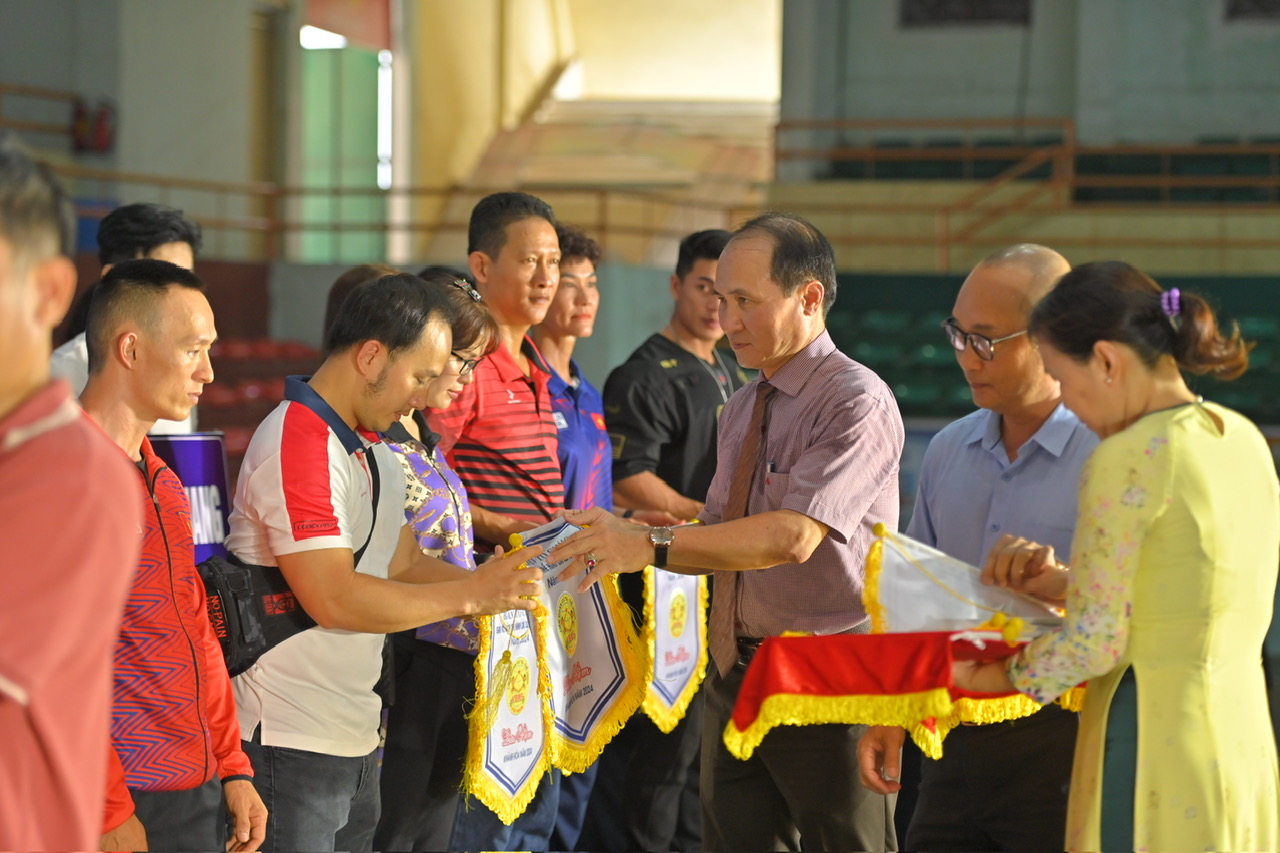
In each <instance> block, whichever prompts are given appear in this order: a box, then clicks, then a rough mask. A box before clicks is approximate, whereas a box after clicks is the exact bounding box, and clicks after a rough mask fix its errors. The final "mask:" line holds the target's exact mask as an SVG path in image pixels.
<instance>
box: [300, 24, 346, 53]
mask: <svg viewBox="0 0 1280 853" xmlns="http://www.w3.org/2000/svg"><path fill="white" fill-rule="evenodd" d="M298 44H300V45H302V49H303V50H337V49H338V48H343V47H346V46H347V37H346V36H344V35H340V34H338V33H333V32H329V31H328V30H322V29H320V28H319V27H313V26H311V25H310V24H308V25H307V26H304V27H303V28H302V29H300V30H298Z"/></svg>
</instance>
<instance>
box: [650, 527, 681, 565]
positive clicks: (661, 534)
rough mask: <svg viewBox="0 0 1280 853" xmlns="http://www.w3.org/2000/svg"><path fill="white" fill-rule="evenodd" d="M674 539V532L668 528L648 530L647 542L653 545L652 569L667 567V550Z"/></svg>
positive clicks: (651, 528)
mask: <svg viewBox="0 0 1280 853" xmlns="http://www.w3.org/2000/svg"><path fill="white" fill-rule="evenodd" d="M675 538H676V534H675V531H674V530H672V529H671V528H670V527H650V528H649V541H650V542H652V543H653V566H654V568H657V569H665V568H666V567H667V548H669V547H670V546H671V542H672V541H673V540H674V539H675Z"/></svg>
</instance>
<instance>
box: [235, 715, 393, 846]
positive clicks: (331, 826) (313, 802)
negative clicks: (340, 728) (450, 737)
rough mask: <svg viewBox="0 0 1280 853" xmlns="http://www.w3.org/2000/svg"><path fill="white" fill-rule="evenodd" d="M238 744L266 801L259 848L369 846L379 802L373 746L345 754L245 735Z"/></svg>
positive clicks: (375, 823) (263, 800)
mask: <svg viewBox="0 0 1280 853" xmlns="http://www.w3.org/2000/svg"><path fill="white" fill-rule="evenodd" d="M241 745H242V746H243V747H244V751H245V754H246V755H248V756H249V761H250V762H251V763H252V764H253V773H254V776H253V785H254V787H255V788H257V789H258V795H259V796H260V797H262V802H263V804H264V805H266V807H267V813H268V817H267V837H266V839H265V840H264V841H263V843H262V848H261V851H262V853H276V851H280V853H284V851H293V850H308V851H313V850H320V851H333V850H352V851H361V853H369V851H371V850H372V849H373V830H374V827H376V826H377V825H378V811H379V802H380V801H379V799H378V756H377V751H376V750H375V751H374V752H371V753H369V754H368V755H366V756H363V757H356V758H343V757H340V756H336V755H322V754H321V753H318V752H306V751H304V750H301V749H288V748H287V747H283V746H263V745H262V744H260V743H251V742H249V741H247V740H246V741H241Z"/></svg>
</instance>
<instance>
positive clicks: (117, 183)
mask: <svg viewBox="0 0 1280 853" xmlns="http://www.w3.org/2000/svg"><path fill="white" fill-rule="evenodd" d="M1278 105H1280V2H1277V0H607V1H606V0H39V2H30V0H0V130H3V129H5V128H8V129H11V130H14V131H16V132H17V133H18V134H19V135H20V138H21V139H22V140H23V141H24V143H25V144H26V145H27V146H28V147H29V148H31V149H32V150H33V151H35V152H37V154H38V155H39V156H40V157H41V158H42V159H45V160H47V161H48V162H50V163H52V164H53V165H54V166H55V167H56V170H57V171H58V173H59V174H60V176H61V178H62V179H63V180H64V182H65V183H66V184H67V185H68V186H69V187H70V188H71V189H72V192H73V194H74V196H75V198H76V201H77V204H78V208H79V214H80V217H81V228H80V235H79V243H80V249H81V256H80V258H79V266H80V270H81V282H80V283H81V287H87V286H88V285H89V284H90V283H91V282H92V281H93V279H94V278H95V276H96V271H97V262H96V259H95V257H94V254H93V248H94V235H95V229H96V222H97V220H98V219H99V218H100V217H101V216H102V215H103V214H104V213H105V212H106V211H108V210H110V209H111V208H113V207H115V206H117V205H119V204H122V203H128V202H133V201H159V202H163V203H166V204H170V205H174V206H176V207H180V208H182V209H184V210H185V211H186V213H187V214H188V215H189V216H191V217H192V218H194V219H196V220H197V221H199V222H200V223H201V224H202V226H203V227H204V230H205V247H204V251H203V253H202V255H201V257H200V260H199V272H200V274H201V275H202V277H204V278H205V279H206V280H207V281H208V282H209V294H210V300H211V302H212V303H213V306H214V309H215V311H216V314H217V320H218V327H219V331H220V334H221V336H222V342H221V343H220V344H219V348H218V351H217V353H216V357H215V361H214V367H215V370H216V371H217V374H218V378H217V380H216V381H215V383H214V384H213V385H211V386H210V387H209V388H208V389H206V392H205V395H204V398H203V400H202V402H201V406H200V418H201V424H202V427H203V428H218V429H223V430H225V431H226V433H227V445H228V451H229V453H230V454H231V456H232V462H233V468H234V465H235V463H236V462H237V461H238V460H237V459H236V456H237V454H238V453H241V452H243V448H244V446H245V445H247V442H248V439H249V436H250V434H251V431H252V429H253V427H254V426H256V424H257V422H258V421H259V420H260V419H261V417H262V416H263V415H264V414H265V413H266V412H267V411H269V410H270V409H271V408H272V407H273V406H274V405H275V402H276V400H277V399H278V395H279V394H280V393H281V392H282V382H281V381H280V377H282V376H283V375H284V374H285V373H290V372H305V371H309V369H310V367H311V366H312V365H313V364H314V362H315V360H316V349H315V348H316V346H317V345H318V343H319V337H320V325H321V317H322V313H323V306H324V297H325V294H326V292H327V290H328V287H329V285H330V284H331V283H332V281H333V280H334V278H335V277H336V276H337V274H338V273H339V272H341V271H342V270H344V269H345V268H347V267H349V266H351V265H353V264H356V263H362V262H369V261H388V262H390V263H392V264H395V265H398V266H403V267H404V268H405V269H408V270H416V269H418V268H419V267H421V266H422V265H424V264H426V263H445V264H455V265H459V266H464V265H465V244H466V221H467V215H468V213H469V211H470V209H471V207H472V205H473V204H474V203H475V201H477V200H478V199H479V198H481V197H482V196H484V195H485V194H487V193H489V192H492V191H495V190H513V189H519V190H524V191H527V192H531V193H534V194H536V195H538V196H541V197H543V198H545V199H546V200H547V201H549V202H550V203H551V204H552V205H553V206H554V208H555V210H556V213H557V215H558V216H559V217H560V218H562V219H563V220H565V221H567V222H570V223H573V224H576V225H579V226H581V227H583V228H585V229H586V230H587V231H588V232H589V233H590V234H592V235H593V236H594V237H596V238H597V239H598V240H599V241H600V242H601V244H602V245H603V246H604V248H605V253H606V254H605V259H604V262H603V263H602V265H601V267H600V281H601V291H602V303H603V304H602V309H601V314H600V319H599V321H598V322H597V325H596V334H595V336H594V337H593V338H591V339H589V340H586V341H583V342H582V343H581V344H580V345H579V348H578V357H579V360H580V361H581V363H582V364H583V366H584V369H585V370H586V372H587V374H588V377H589V378H590V379H592V380H593V381H597V382H599V381H602V380H603V379H604V377H605V376H606V375H607V373H608V371H609V369H610V368H611V367H613V366H614V365H616V364H617V363H619V362H620V361H622V360H623V358H625V356H626V355H627V353H629V352H630V351H631V350H632V349H633V348H634V347H635V346H636V345H637V344H638V343H639V342H640V341H641V340H642V339H643V338H644V337H645V336H646V335H648V334H649V333H650V332H651V331H652V330H653V329H655V328H658V327H660V326H661V325H662V323H663V322H664V321H665V318H666V316H667V313H668V311H669V301H668V300H669V297H668V295H667V289H666V281H667V277H668V275H669V274H670V269H671V266H672V263H673V259H674V255H675V246H676V243H677V242H678V240H679V238H680V237H681V236H683V235H684V234H686V233H688V232H690V231H693V230H696V229H700V228H707V227H728V228H733V227H734V226H735V225H736V224H738V223H740V222H741V221H743V220H744V219H746V218H747V217H748V216H750V215H752V214H754V213H756V212H758V211H760V210H763V209H768V208H776V209H784V210H789V211H793V212H796V213H799V214H801V215H803V216H806V217H807V218H809V219H811V220H812V221H813V222H814V223H815V224H816V225H817V226H818V227H819V228H821V229H822V230H823V231H824V232H825V233H826V234H827V236H828V237H829V238H830V239H831V242H832V243H833V245H834V246H835V248H836V256H837V260H838V263H839V266H840V270H841V287H840V291H839V300H838V303H837V305H836V306H835V308H834V309H833V311H832V314H831V317H830V318H829V324H830V327H831V330H832V334H833V337H834V338H835V340H836V342H837V343H838V344H839V345H840V346H841V347H842V348H844V349H845V350H846V351H847V352H849V353H850V354H851V355H853V357H854V358H856V359H858V360H860V361H863V362H864V363H866V364H868V365H870V366H871V367H873V368H874V369H876V370H877V371H878V372H880V373H881V374H882V375H883V376H885V378H886V379H887V380H888V381H889V382H890V384H891V385H892V386H893V389H894V392H895V395H896V396H897V398H898V401H899V403H900V405H901V407H902V410H903V413H904V415H905V416H906V417H907V422H908V429H909V440H908V449H907V458H906V459H904V466H903V467H904V472H906V477H907V478H908V482H906V483H904V485H905V486H906V487H907V488H906V489H904V495H909V494H910V493H912V492H914V488H913V486H914V483H912V482H910V476H911V473H910V472H911V471H913V470H914V468H915V464H916V463H917V462H918V460H917V459H915V458H914V455H915V454H918V453H921V452H922V451H923V447H924V445H925V443H927V439H928V437H929V436H930V435H931V434H932V433H933V431H934V430H936V428H937V427H938V426H939V425H941V424H942V423H945V422H947V421H948V420H951V419H953V418H954V417H956V416H958V415H960V414H963V413H965V412H967V411H970V410H971V409H972V402H971V400H970V397H969V393H968V388H967V387H966V386H965V384H964V381H963V379H962V376H961V374H960V371H959V370H958V369H957V368H956V366H955V359H954V357H953V354H952V353H951V351H950V350H949V349H948V348H947V346H946V344H945V341H944V340H943V337H942V334H941V332H940V330H939V329H938V324H939V322H940V321H941V320H942V319H944V318H945V317H946V316H947V314H948V313H949V310H950V307H951V302H952V299H953V297H954V293H955V290H956V288H957V287H958V285H959V282H960V280H961V279H962V277H963V275H964V273H965V272H966V271H967V270H968V269H969V268H970V267H971V266H972V264H973V263H974V262H975V261H976V260H978V259H979V258H981V257H983V256H984V255H985V254H987V253H988V252H989V251H991V250H993V249H995V248H998V247H1000V246H1004V245H1008V244H1010V243H1013V242H1019V241H1034V242H1039V243H1044V244H1046V245H1048V246H1051V247H1053V248H1056V249H1058V250H1059V251H1061V252H1063V253H1064V254H1065V255H1066V256H1067V258H1068V259H1069V260H1071V261H1072V262H1073V263H1079V262H1084V261H1089V260H1099V259H1106V258H1121V259H1124V260H1127V261H1129V262H1131V263H1133V264H1135V265H1136V266H1138V267H1139V268H1141V269H1143V270H1145V271H1147V272H1149V273H1151V274H1152V275H1153V276H1155V277H1156V279H1157V280H1158V281H1160V282H1161V283H1162V284H1164V285H1165V286H1170V285H1174V284H1177V285H1181V286H1188V287H1193V288H1196V289H1199V290H1202V291H1205V292H1207V293H1208V294H1210V295H1211V296H1212V297H1213V298H1214V299H1215V300H1216V302H1217V304H1218V307H1219V308H1221V309H1222V310H1223V311H1224V312H1225V313H1226V314H1227V315H1228V316H1229V317H1231V318H1233V319H1235V320H1237V321H1238V322H1239V323H1240V324H1241V326H1242V328H1243V330H1244V332H1245V334H1246V336H1248V337H1249V338H1251V339H1253V340H1255V341H1256V342H1257V347H1256V349H1255V350H1254V352H1253V355H1252V365H1253V367H1252V369H1251V370H1250V372H1249V373H1248V374H1246V376H1245V378H1244V379H1242V380H1240V381H1239V382H1237V383H1232V384H1230V385H1228V384H1223V383H1208V382H1206V383H1201V387H1200V389H1199V390H1200V391H1201V393H1203V394H1204V395H1205V396H1206V397H1209V398H1212V399H1216V400H1218V401H1220V402H1222V403H1224V404H1226V405H1228V406H1232V407H1234V408H1237V409H1239V410H1241V411H1242V412H1244V413H1245V414H1247V415H1249V416H1250V417H1252V418H1254V419H1255V420H1256V421H1257V422H1258V423H1259V424H1260V425H1263V427H1264V431H1265V432H1266V433H1267V435H1268V436H1269V438H1270V439H1271V440H1272V442H1273V447H1280V393H1277V389H1280V357H1278V356H1280V109H1277V106H1278ZM60 342H61V341H60V340H55V344H56V343H60Z"/></svg>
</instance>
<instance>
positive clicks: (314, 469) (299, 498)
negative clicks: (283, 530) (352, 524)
mask: <svg viewBox="0 0 1280 853" xmlns="http://www.w3.org/2000/svg"><path fill="white" fill-rule="evenodd" d="M329 435H330V432H329V427H328V425H326V424H325V422H324V420H323V419H321V417H320V416H319V415H317V414H316V413H315V412H313V411H311V410H310V409H308V408H307V407H306V406H303V405H299V404H297V403H290V404H289V407H288V408H287V409H286V410H285V413H284V424H283V425H282V426H281V436H280V479H281V486H282V487H283V489H284V503H285V509H286V510H287V511H288V513H289V526H290V528H291V529H292V531H293V538H294V540H295V541H301V540H303V539H312V538H315V537H317V536H336V535H338V533H339V532H340V527H339V524H338V514H337V513H336V512H335V511H334V508H333V493H332V486H331V484H330V482H329V477H330V474H329Z"/></svg>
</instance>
